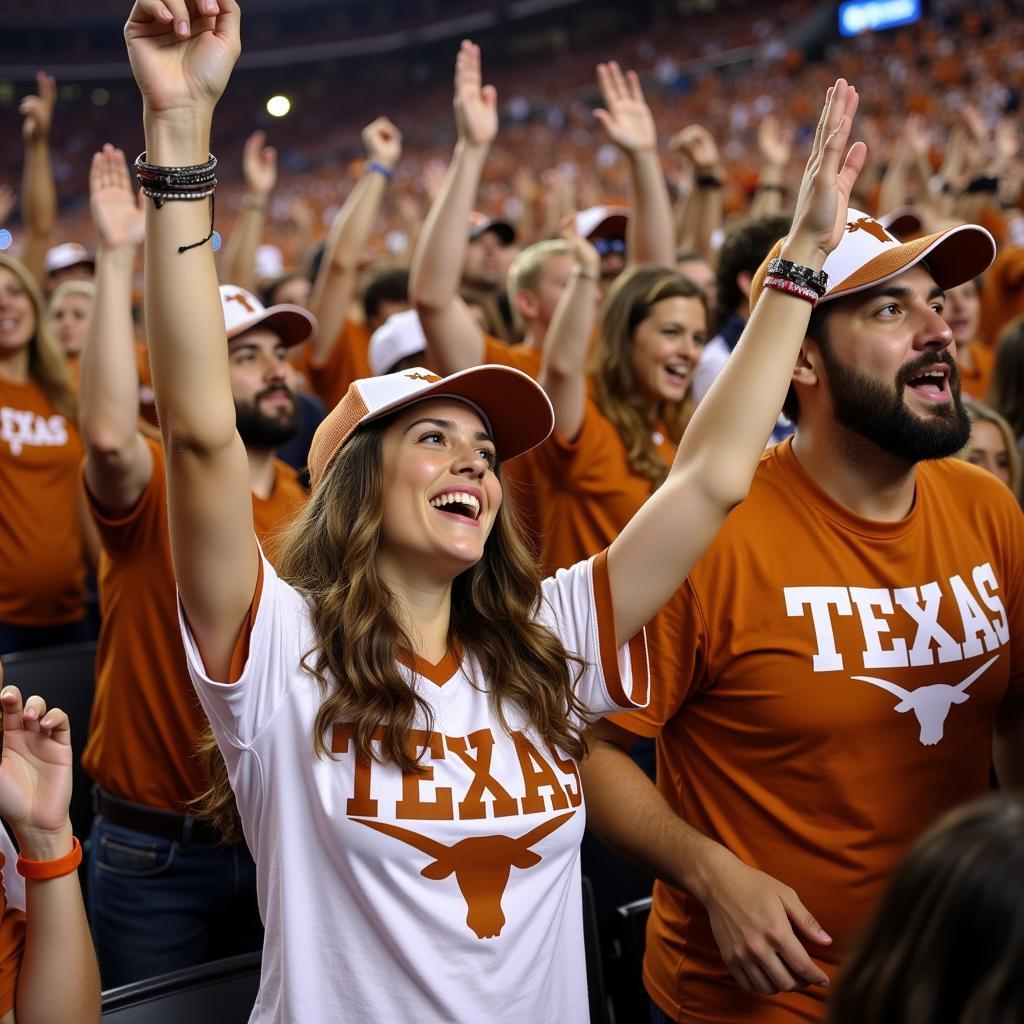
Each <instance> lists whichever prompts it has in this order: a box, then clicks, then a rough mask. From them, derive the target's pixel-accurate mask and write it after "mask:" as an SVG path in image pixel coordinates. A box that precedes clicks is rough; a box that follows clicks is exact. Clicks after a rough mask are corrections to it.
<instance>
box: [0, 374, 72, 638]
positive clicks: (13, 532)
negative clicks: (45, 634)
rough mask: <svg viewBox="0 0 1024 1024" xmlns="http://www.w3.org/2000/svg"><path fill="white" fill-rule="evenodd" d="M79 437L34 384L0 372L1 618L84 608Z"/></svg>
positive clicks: (29, 620)
mask: <svg viewBox="0 0 1024 1024" xmlns="http://www.w3.org/2000/svg"><path fill="white" fill-rule="evenodd" d="M81 462H82V441H81V438H80V437H79V434H78V428H77V426H76V425H75V424H74V423H73V422H69V421H68V419H67V418H66V417H65V416H63V415H61V414H60V413H58V412H57V410H56V409H54V407H53V405H52V404H51V402H50V400H49V398H47V397H46V395H45V394H44V393H43V391H42V389H41V388H40V387H39V385H38V384H35V383H32V382H27V383H25V384H16V383H14V382H12V381H9V380H3V379H0V495H2V498H0V622H8V623H12V624H15V625H19V626H50V625H59V624H62V623H67V622H74V621H76V620H78V619H81V618H83V617H84V615H85V563H84V560H83V558H84V553H83V547H82V530H81V520H80V518H79V513H80V509H81V491H80V486H81V485H80V484H79V474H78V470H79V466H80V465H81Z"/></svg>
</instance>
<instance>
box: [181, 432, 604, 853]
mask: <svg viewBox="0 0 1024 1024" xmlns="http://www.w3.org/2000/svg"><path fill="white" fill-rule="evenodd" d="M391 422H393V418H392V419H385V420H381V421H378V422H376V423H371V424H368V425H367V426H365V427H363V428H361V429H360V430H358V431H357V432H356V433H355V434H354V435H353V436H352V438H351V439H350V440H349V441H348V442H347V443H346V444H345V446H344V447H343V448H342V450H341V451H340V452H339V454H338V455H337V457H336V458H335V460H334V462H333V463H332V464H331V466H330V467H329V468H328V470H327V473H326V474H325V476H324V479H323V481H322V482H321V484H320V486H319V487H318V488H317V489H316V490H315V491H314V493H313V495H312V497H311V498H310V501H309V503H308V504H307V505H306V507H305V509H304V511H303V512H302V513H301V514H300V515H299V516H298V517H297V518H296V519H295V520H294V522H293V523H292V524H291V525H290V526H289V527H288V528H287V529H286V530H285V531H284V533H283V534H282V548H281V555H280V559H279V562H280V565H279V575H280V576H281V578H282V579H284V580H286V581H287V582H289V583H290V584H291V585H292V586H293V587H295V588H296V590H298V591H299V592H300V593H301V594H303V595H304V596H305V597H306V598H307V600H308V601H309V603H310V608H311V614H312V622H313V626H314V629H315V632H316V636H317V638H318V639H317V642H316V644H315V645H314V646H313V648H312V649H311V650H309V651H304V652H302V654H301V663H302V666H303V667H304V668H305V669H306V670H307V671H308V672H310V674H311V675H313V676H314V677H315V678H316V680H317V682H318V684H319V686H320V691H321V695H322V701H321V704H320V709H319V711H318V712H317V716H316V723H315V725H314V728H313V735H312V737H311V744H312V748H313V751H314V752H315V754H316V755H317V756H318V757H331V756H332V754H331V750H330V746H329V744H330V739H329V737H330V733H331V730H332V727H333V725H334V724H335V723H336V722H348V723H350V724H351V726H352V736H353V739H354V742H355V748H356V753H357V754H358V755H360V756H362V757H365V758H368V759H371V760H373V761H376V762H378V763H383V764H394V765H396V766H398V767H399V768H400V769H401V770H402V771H404V772H416V771H419V770H420V766H419V757H417V756H416V754H415V751H414V750H412V749H410V746H409V744H408V741H407V734H408V732H409V730H411V729H412V728H414V726H415V727H424V728H426V729H427V730H430V729H431V728H432V724H433V715H432V713H431V710H430V707H429V705H428V704H427V703H426V701H424V700H423V698H422V697H420V696H419V695H418V694H417V693H416V692H415V691H414V690H413V689H411V688H410V687H409V685H408V684H407V682H406V681H405V678H404V677H403V675H402V673H401V672H400V671H399V669H398V667H397V665H396V661H395V653H396V651H398V650H399V649H402V648H404V649H406V650H411V649H412V644H411V643H410V642H409V637H408V636H407V634H406V631H405V629H404V628H403V626H402V622H401V618H402V615H401V609H400V607H399V606H398V603H397V601H396V599H395V596H394V595H393V594H392V592H391V591H390V590H389V589H388V587H387V585H386V584H385V582H384V581H383V580H382V579H381V577H380V575H379V573H378V571H377V557H376V556H377V551H378V548H379V545H380V539H381V530H380V524H381V520H382V518H383V513H384V500H385V496H384V490H385V487H384V479H383V472H382V439H383V435H384V433H385V432H386V430H387V428H388V426H389V425H390V423H391ZM499 474H500V471H499ZM451 602H452V603H451V623H450V626H449V643H450V644H452V645H455V644H458V645H459V646H460V647H461V648H462V650H463V651H464V652H465V654H466V655H471V656H472V657H474V658H475V659H476V661H477V662H478V664H479V666H480V669H481V676H482V678H484V679H486V680H487V681H488V684H489V692H490V695H491V700H492V704H493V708H494V713H495V715H496V717H497V719H498V721H499V723H500V725H501V727H502V728H503V729H505V730H506V732H507V731H509V729H510V726H509V722H508V717H507V715H508V712H509V711H510V710H511V709H513V708H514V709H515V711H516V712H518V713H519V714H521V715H523V716H524V717H525V718H526V720H527V721H528V722H529V724H530V725H531V726H532V727H533V728H534V729H535V730H536V731H537V733H539V734H540V736H541V737H542V738H543V739H544V740H545V742H547V743H549V744H551V745H553V746H556V747H558V748H560V749H561V750H562V751H564V752H565V753H567V754H569V755H570V756H571V757H573V758H576V759H577V760H578V759H581V758H583V757H585V756H586V752H587V744H586V740H585V737H584V732H583V729H584V726H583V725H582V724H580V723H582V722H585V721H586V719H587V712H586V709H585V707H584V706H583V704H582V703H581V702H580V701H579V699H578V698H577V697H576V694H575V692H574V683H575V681H576V678H577V676H578V673H579V671H581V669H582V667H583V661H582V659H580V658H579V657H578V656H577V655H575V654H572V653H570V652H568V651H567V650H566V649H565V647H564V646H563V645H562V643H561V641H560V640H559V639H558V638H557V637H556V636H555V635H554V633H552V632H551V631H550V630H549V629H547V628H546V627H545V626H543V625H541V624H540V623H538V622H537V621H536V613H537V609H538V606H539V602H540V573H539V571H538V569H537V567H536V562H535V560H534V559H533V558H532V557H531V555H530V553H529V551H528V549H527V547H526V546H525V544H524V543H523V541H522V540H521V539H520V534H519V529H518V526H517V522H516V513H515V510H514V508H513V503H512V502H511V501H510V500H509V498H508V496H507V495H506V496H505V499H504V500H503V501H502V503H501V506H500V507H499V509H498V513H497V516H496V518H495V522H494V526H493V528H492V530H491V534H490V536H489V537H488V539H487V543H486V544H485V546H484V554H483V557H482V558H481V560H480V561H479V562H478V563H477V564H476V565H475V566H473V567H472V568H471V569H467V570H466V571H465V572H463V573H462V574H461V575H459V576H458V577H456V579H455V580H454V582H453V584H452V597H451ZM378 730H380V731H379V732H378ZM375 736H376V738H377V739H378V741H379V750H378V748H377V747H375V745H374V742H373V741H374V739H375ZM203 749H204V751H205V753H206V755H207V765H208V769H209V771H210V776H211V779H212V784H211V787H210V789H209V790H208V791H207V792H206V793H205V794H204V796H203V797H202V798H201V800H200V801H199V806H200V810H201V813H203V815H204V816H206V817H209V818H211V819H213V821H214V822H215V823H216V824H217V825H218V827H219V828H220V830H221V832H222V833H223V834H224V837H225V839H226V840H228V841H231V840H233V839H237V838H239V836H240V828H239V824H238V818H237V813H236V812H235V809H234V798H233V796H232V793H231V789H230V785H229V783H228V779H227V772H226V770H225V766H224V763H223V761H222V760H221V758H220V756H219V752H216V745H215V744H214V743H213V741H212V736H210V735H207V737H206V738H205V740H204V743H203ZM420 757H422V754H421V755H420Z"/></svg>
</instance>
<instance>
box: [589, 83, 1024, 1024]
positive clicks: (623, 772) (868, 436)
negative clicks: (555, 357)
mask: <svg viewBox="0 0 1024 1024" xmlns="http://www.w3.org/2000/svg"><path fill="white" fill-rule="evenodd" d="M833 96H834V94H833ZM862 159H863V157H862ZM813 166H814V157H813V156H812V160H811V163H810V164H809V165H808V170H809V171H811V170H812V169H813ZM806 187H807V177H806V176H805V179H804V184H803V186H802V188H801V199H800V200H798V206H797V211H796V213H795V214H794V218H793V226H792V228H791V229H790V232H789V234H788V236H787V237H786V238H785V239H784V240H783V241H781V242H780V243H778V244H776V245H775V246H774V248H773V249H772V251H771V252H770V254H769V258H768V259H767V260H766V261H765V263H764V264H762V266H761V267H760V268H759V269H758V271H757V273H756V274H755V275H754V278H753V281H752V283H751V288H750V294H751V306H752V313H751V318H750V321H749V323H748V328H747V331H748V332H749V330H750V326H751V325H753V324H754V323H755V322H758V320H759V318H761V317H763V316H764V315H765V313H766V303H767V302H768V301H769V300H770V299H772V298H774V297H775V293H776V291H777V290H779V289H784V290H785V291H787V292H788V293H790V294H792V295H794V296H799V297H804V298H806V299H807V304H808V311H809V312H810V306H811V304H812V303H813V305H814V308H813V312H810V315H809V317H807V316H805V317H804V319H803V323H802V326H801V327H800V328H799V331H800V334H801V335H802V341H803V343H802V346H801V347H800V354H799V357H798V359H797V361H796V366H795V369H794V371H793V376H792V385H791V390H790V394H789V395H788V397H787V400H786V406H785V408H786V411H787V415H788V417H789V418H790V419H791V420H792V421H793V422H794V423H795V424H796V434H795V436H794V438H793V439H792V440H787V441H784V442H782V443H780V444H778V445H776V446H775V447H774V448H772V449H770V450H769V451H768V452H767V453H765V455H764V457H763V458H762V461H761V464H760V466H759V468H758V470H757V472H756V474H755V476H754V480H753V484H752V486H751V489H750V493H749V496H748V498H747V500H746V501H745V502H744V503H743V504H742V505H741V506H740V507H739V508H738V509H736V511H735V512H734V513H733V514H732V515H731V516H730V517H729V519H728V520H727V521H726V523H725V525H724V526H723V528H722V529H721V530H720V531H719V533H718V535H717V537H716V538H715V539H714V541H712V543H711V545H710V546H709V548H708V550H707V552H706V553H705V554H704V556H703V557H702V558H701V560H700V561H699V563H698V564H697V566H696V568H695V569H694V570H693V571H692V572H691V573H690V576H689V578H688V580H687V581H686V584H685V585H684V587H683V589H682V592H681V596H682V600H681V601H680V602H679V605H680V626H681V628H680V630H679V635H680V636H681V637H683V638H685V642H684V644H683V645H682V647H681V650H680V651H679V652H678V656H679V661H680V669H681V670H679V671H678V674H677V675H676V677H675V678H673V679H672V680H671V681H670V683H669V685H665V686H662V687H652V699H651V702H650V704H649V705H648V707H646V708H644V709H641V710H638V711H635V712H630V713H627V714H625V715H621V716H616V717H615V719H614V721H612V720H606V721H604V722H602V723H599V724H598V726H597V737H596V740H595V744H594V748H593V752H592V754H591V757H590V758H589V760H588V761H587V762H586V763H585V765H584V766H583V768H582V773H583V776H584V785H585V790H586V795H587V801H588V805H589V811H590V815H589V819H588V820H589V823H590V825H591V826H592V827H593V828H594V829H595V830H596V831H597V833H598V834H599V835H602V836H603V837H604V838H605V839H606V840H607V841H609V842H611V843H612V844H613V845H615V846H617V847H618V848H619V849H621V850H622V851H623V852H625V853H626V854H627V855H629V856H631V857H632V858H634V859H636V860H637V861H639V862H640V863H641V864H644V865H646V866H647V867H648V868H649V869H650V870H651V871H652V873H653V874H655V876H656V878H657V879H658V881H657V882H656V884H655V892H654V905H653V909H652V913H651V918H650V921H649V923H648V929H647V935H648V942H647V949H646V954H645V965H644V978H645V983H646V987H647V990H648V992H649V993H650V995H651V997H652V1000H653V1002H654V1004H655V1005H654V1010H653V1013H652V1020H654V1021H658V1022H660V1021H668V1020H672V1021H679V1022H685V1024H696V1022H698V1021H699V1022H701V1024H705V1022H710V1024H726V1022H728V1024H737V1022H741V1021H751V1022H753V1021H757V1022H758V1024H795V1022H797V1021H808V1020H820V1019H821V1018H822V1017H823V1015H824V998H825V995H826V991H827V990H826V988H825V985H826V983H827V982H828V981H829V980H830V979H833V978H835V976H836V974H837V971H838V970H839V969H840V967H841V964H842V959H843V956H844V954H845V952H846V950H847V949H848V948H849V944H850V941H851V939H852V937H853V936H854V934H855V933H856V931H857V930H858V928H859V927H860V926H861V925H862V924H863V923H864V922H865V920H866V918H867V916H868V914H869V913H870V911H871V909H872V905H873V903H874V901H875V900H876V899H877V898H878V895H879V893H880V891H881V887H882V885H883V883H884V881H885V879H886V876H887V875H888V874H889V872H890V871H891V870H892V869H893V868H894V867H895V865H896V864H897V863H898V861H899V860H900V858H901V856H902V855H903V853H904V852H905V851H906V850H907V849H908V848H909V847H910V845H911V844H912V843H913V841H914V840H915V839H916V838H917V836H918V835H919V834H920V833H921V832H922V831H923V830H924V829H925V828H927V827H928V826H929V825H930V824H931V823H932V822H933V821H934V820H935V819H936V818H937V817H938V816H939V815H941V814H942V813H943V812H944V811H945V810H947V809H948V808H950V807H953V806H954V805H956V804H958V803H961V802H963V801H965V800H968V799H970V798H972V797H974V796H978V795H981V794H982V793H984V792H985V791H986V790H987V789H988V787H989V771H990V765H991V762H992V759H993V755H994V758H995V764H996V767H997V770H998V775H999V779H1000V782H1001V783H1002V784H1003V785H1004V786H1006V787H1021V786H1024V647H1022V644H1024V520H1022V517H1021V513H1020V509H1019V508H1018V507H1017V506H1016V503H1015V502H1014V500H1013V496H1012V495H1011V494H1010V492H1009V491H1008V490H1007V489H1006V488H1005V487H1004V486H1003V485H1002V484H1001V483H1000V482H999V481H997V480H994V479H993V478H992V477H991V476H989V475H988V474H985V473H984V472H982V471H980V470H978V469H976V468H975V467H971V466H969V465H965V464H964V462H962V461H960V460H958V459H954V458H948V456H952V455H954V454H955V453H956V452H958V451H959V450H960V448H961V447H962V446H963V444H964V443H965V441H966V440H967V437H968V433H969V422H968V420H967V417H966V414H965V412H964V410H963V406H962V404H961V401H960V386H959V379H958V374H957V368H956V361H955V358H954V351H955V341H954V337H953V334H952V332H951V330H950V328H949V326H948V325H947V323H946V322H945V320H944V319H943V311H944V303H945V299H944V292H945V291H946V290H948V289H950V288H955V287H956V286H957V285H959V284H960V283H962V282H963V281H967V280H970V279H971V278H973V277H975V276H976V275H977V274H979V273H981V272H982V271H983V270H984V269H985V267H986V266H987V265H988V264H989V262H990V261H991V259H992V257H993V255H994V250H995V246H994V243H993V241H992V238H991V236H990V235H989V234H988V232H986V231H985V230H984V229H982V228H980V227H977V226H974V225H963V226H960V227H954V228H951V229H949V230H947V231H945V232H941V233H939V234H937V235H931V236H927V237H924V238H921V239H918V240H916V241H913V242H910V243H907V244H902V243H900V242H899V241H898V240H897V239H895V238H894V237H893V236H891V235H890V234H889V233H888V232H886V231H885V229H884V228H883V227H882V226H881V225H880V224H879V223H878V222H877V221H875V220H874V219H873V218H871V217H869V216H866V215H865V214H863V213H861V212H859V211H857V210H853V209H849V210H846V209H845V204H844V207H843V208H842V209H843V217H842V230H841V232H839V233H837V237H836V238H835V239H834V240H833V242H834V243H838V244H834V248H832V249H831V251H830V252H829V251H828V250H827V249H826V250H825V251H824V252H822V253H821V254H820V255H818V256H817V257H815V258H814V259H808V257H807V256H806V255H802V254H801V250H802V246H803V243H802V241H801V239H802V238H803V237H805V235H804V230H803V227H802V225H801V209H800V205H801V203H802V202H803V198H804V193H805V191H806ZM803 252H806V250H803ZM794 264H800V265H801V266H795V265H794ZM821 270H823V274H819V273H817V271H821ZM795 329H796V327H795V325H792V324H791V325H789V326H788V327H787V326H784V325H782V324H781V323H780V324H778V326H777V329H776V330H775V331H774V333H773V335H772V337H773V339H774V342H775V343H776V344H787V343H788V340H789V338H790V337H791V335H790V333H789V332H790V331H792V330H795ZM743 343H744V342H743V341H742V340H741V342H740V346H742V345H743ZM738 353H739V347H738V348H737V350H736V353H734V354H733V356H732V357H731V358H730V360H729V363H728V364H727V365H726V367H725V369H724V370H723V371H722V375H721V376H720V378H719V381H721V380H723V379H725V376H726V375H727V374H728V373H729V372H730V371H731V369H732V366H733V364H734V362H735V360H736V356H737V354H738ZM718 386H719V384H718V383H716V384H715V385H714V386H713V387H712V389H711V391H709V393H708V395H707V397H706V398H705V400H704V403H702V405H701V406H700V407H698V410H697V415H699V414H700V412H701V411H702V409H703V405H704V404H705V403H706V402H708V401H710V400H712V399H713V398H714V397H715V396H716V391H717V388H718ZM685 440H686V438H685V436H684V444H685ZM637 736H642V737H650V736H656V737H657V738H658V786H657V788H656V787H655V785H654V784H653V783H651V782H650V780H649V779H648V778H647V777H646V776H645V775H644V774H643V773H642V772H640V771H639V770H637V769H635V768H634V766H633V764H632V762H631V761H630V759H629V758H628V756H627V754H626V751H627V750H628V749H629V747H630V745H631V743H632V742H633V739H634V738H635V737H637Z"/></svg>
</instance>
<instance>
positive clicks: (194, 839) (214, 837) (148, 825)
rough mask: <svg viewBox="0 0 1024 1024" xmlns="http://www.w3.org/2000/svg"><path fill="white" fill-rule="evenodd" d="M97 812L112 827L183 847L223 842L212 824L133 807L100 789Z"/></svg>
mask: <svg viewBox="0 0 1024 1024" xmlns="http://www.w3.org/2000/svg"><path fill="white" fill-rule="evenodd" d="M96 811H97V813H98V814H101V815H103V817H104V818H106V819H107V821H109V822H110V823H111V824H112V825H120V826H121V828H130V829H133V830H134V831H135V832H145V833H147V834H148V835H151V836H160V837H161V838H162V839H175V840H177V841H178V842H179V843H181V844H182V845H183V846H187V845H188V844H189V843H209V844H211V845H212V844H216V843H220V842H222V841H223V837H222V836H221V834H220V832H219V831H218V829H217V828H215V827H214V826H213V825H211V824H210V823H209V822H208V821H203V820H202V819H201V818H196V817H193V815H191V814H175V813H174V812H173V811H158V810H156V809H155V808H153V807H143V806H142V804H133V803H130V802H129V801H127V800H122V799H120V798H119V797H116V796H111V795H110V794H109V793H107V792H106V791H104V790H102V789H99V788H98V787H97V790H96Z"/></svg>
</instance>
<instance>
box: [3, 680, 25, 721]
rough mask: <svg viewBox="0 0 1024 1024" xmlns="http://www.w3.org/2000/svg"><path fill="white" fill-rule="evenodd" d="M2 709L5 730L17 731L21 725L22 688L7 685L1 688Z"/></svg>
mask: <svg viewBox="0 0 1024 1024" xmlns="http://www.w3.org/2000/svg"><path fill="white" fill-rule="evenodd" d="M0 709H2V711H3V723H4V732H17V731H18V730H19V729H20V728H21V727H22V726H21V714H22V711H23V708H22V704H21V690H19V689H18V688H17V687H16V686H5V687H4V688H3V689H2V690H0Z"/></svg>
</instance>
